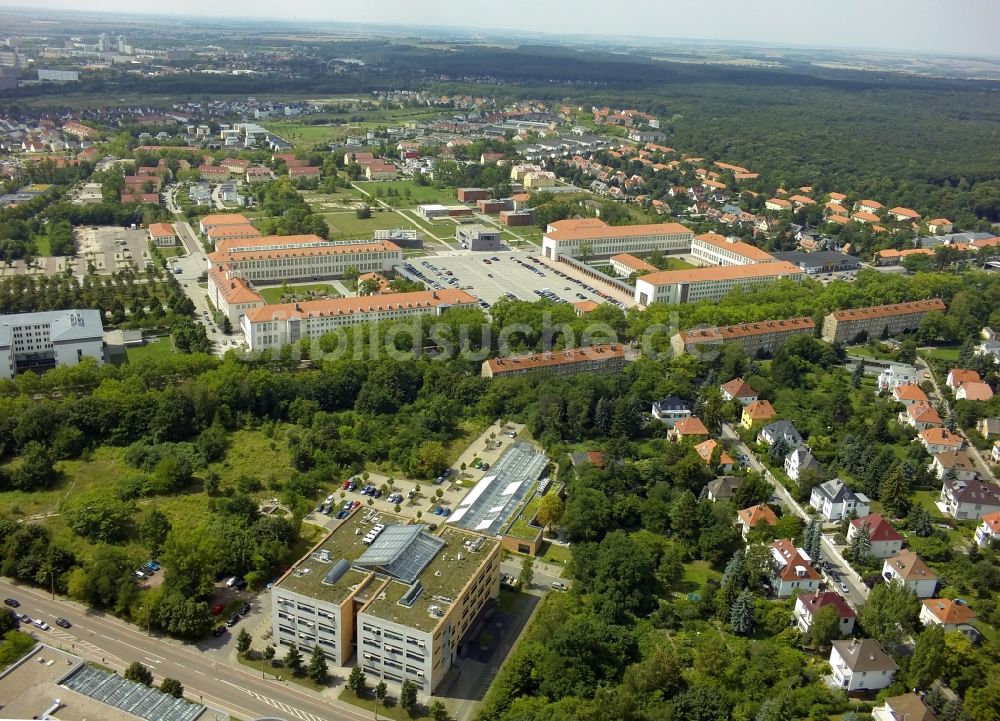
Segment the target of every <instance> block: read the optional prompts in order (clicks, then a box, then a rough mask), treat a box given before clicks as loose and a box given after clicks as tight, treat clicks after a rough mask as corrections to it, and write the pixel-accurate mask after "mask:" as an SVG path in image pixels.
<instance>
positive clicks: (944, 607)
mask: <svg viewBox="0 0 1000 721" xmlns="http://www.w3.org/2000/svg"><path fill="white" fill-rule="evenodd" d="M975 620H976V612H975V611H973V610H972V609H971V608H969V607H968V606H967V605H965V603H963V602H962V601H959V600H954V601H953V600H951V599H950V598H928V599H926V600H925V601H923V602H922V603H921V606H920V623H922V624H924V626H927V627H930V626H940V627H941V628H943V629H944V630H945V631H958V632H959V633H961V634H963V635H965V636H968V637H969V639H970V640H972V639H974V638H975V637H976V636H978V635H979V634H978V632H977V631H976V629H975V628H973V627H972V625H971V624H972V622H973V621H975Z"/></svg>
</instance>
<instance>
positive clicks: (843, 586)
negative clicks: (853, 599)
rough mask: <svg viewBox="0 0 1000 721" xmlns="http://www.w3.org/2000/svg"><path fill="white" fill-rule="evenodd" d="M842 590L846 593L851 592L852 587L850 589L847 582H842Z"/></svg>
mask: <svg viewBox="0 0 1000 721" xmlns="http://www.w3.org/2000/svg"><path fill="white" fill-rule="evenodd" d="M840 590H841V591H843V592H844V593H850V592H851V589H849V588H848V587H847V584H846V583H842V584H840Z"/></svg>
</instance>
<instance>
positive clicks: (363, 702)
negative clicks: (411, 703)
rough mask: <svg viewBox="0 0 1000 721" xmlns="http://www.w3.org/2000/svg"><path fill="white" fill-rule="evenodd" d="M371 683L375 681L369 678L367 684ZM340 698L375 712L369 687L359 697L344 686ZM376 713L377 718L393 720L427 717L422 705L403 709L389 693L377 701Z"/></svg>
mask: <svg viewBox="0 0 1000 721" xmlns="http://www.w3.org/2000/svg"><path fill="white" fill-rule="evenodd" d="M372 683H376V682H375V681H373V680H371V679H369V680H368V684H369V686H371V685H372ZM340 700H341V701H344V702H346V703H349V704H351V705H352V706H357V707H358V708H363V709H365V710H366V711H368V712H369V713H371V714H374V712H375V696H374V693H373V691H372V689H371V688H369V689H368V692H367V694H366V695H365V696H363V697H360V698H359V697H358V696H355V694H354V692H353V691H351V690H350V689H349V688H345V689H344V690H343V692H341V694H340ZM387 702H388V703H387ZM378 715H379V718H387V719H394V721H410V720H411V719H419V718H427V717H428V715H427V711H426V709H425V708H423V707H421V708H419V709H417V710H415V712H414V713H410V712H408V711H404V710H403V709H401V708H400V707H399V703H398V699H396V698H393V697H392V696H391V695H390V696H387V697H386V698H385V699H383V700H382V701H379V702H378ZM373 718H374V716H373Z"/></svg>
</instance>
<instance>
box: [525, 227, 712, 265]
mask: <svg viewBox="0 0 1000 721" xmlns="http://www.w3.org/2000/svg"><path fill="white" fill-rule="evenodd" d="M693 238H694V233H692V232H691V231H690V230H689V229H688V228H686V227H685V226H683V225H681V224H680V223H653V224H649V225H617V226H610V225H608V224H607V223H605V222H603V221H601V220H597V219H596V218H584V219H581V220H568V221H565V220H564V221H559V222H556V223H552V224H550V225H549V226H548V228H547V229H546V231H545V235H544V236H542V255H544V256H545V257H546V258H550V259H551V260H559V258H560V257H562V256H565V257H568V258H578V257H580V256H583V255H590V256H594V257H609V256H612V255H618V254H619V253H651V252H653V251H654V250H659V251H662V252H664V253H686V252H687V251H688V250H689V249H690V248H691V240H692V239H693Z"/></svg>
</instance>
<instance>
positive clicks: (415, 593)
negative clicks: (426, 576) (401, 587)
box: [399, 579, 424, 608]
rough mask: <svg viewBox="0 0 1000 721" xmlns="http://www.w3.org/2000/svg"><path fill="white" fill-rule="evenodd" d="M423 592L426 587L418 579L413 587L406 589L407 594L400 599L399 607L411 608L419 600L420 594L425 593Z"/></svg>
mask: <svg viewBox="0 0 1000 721" xmlns="http://www.w3.org/2000/svg"><path fill="white" fill-rule="evenodd" d="M423 591H424V585H423V584H422V583H420V580H419V579H418V580H416V581H414V582H413V585H412V586H410V587H409V588H408V589H406V593H404V594H403V597H402V598H401V599H399V605H400V606H406V607H407V608H410V607H411V606H412V605H413V604H414V603H415V602H416V600H417V598H419V597H420V594H421V593H423Z"/></svg>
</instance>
